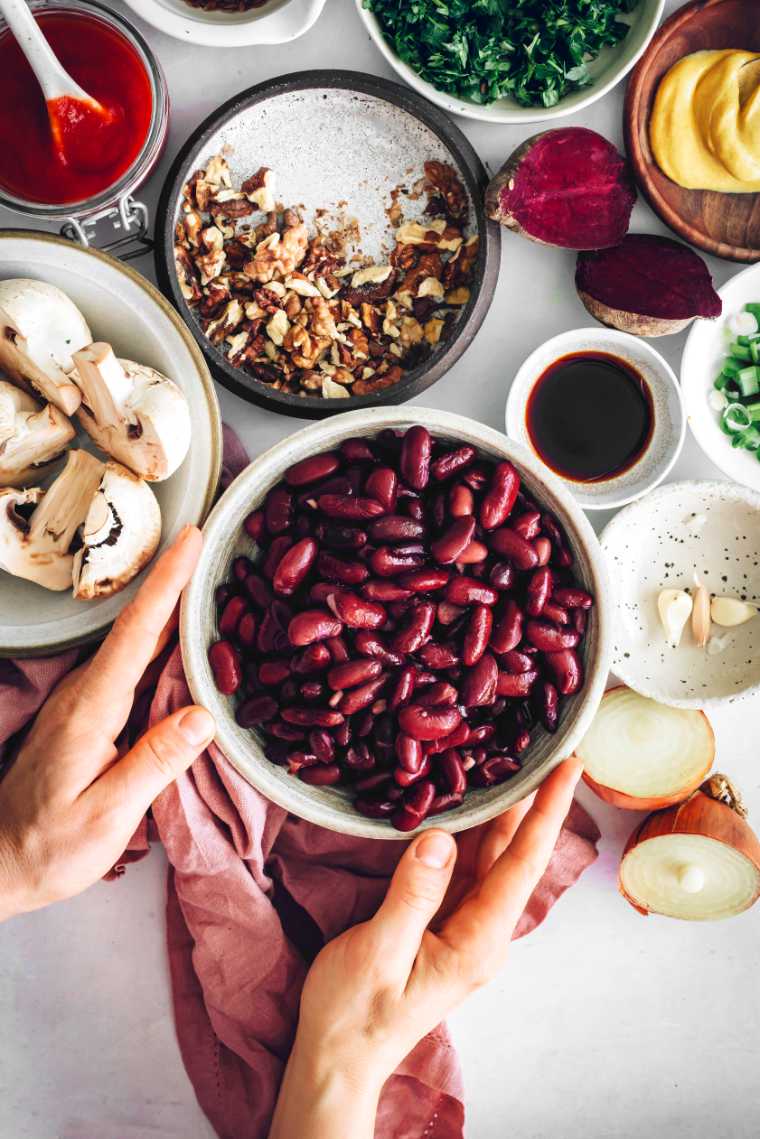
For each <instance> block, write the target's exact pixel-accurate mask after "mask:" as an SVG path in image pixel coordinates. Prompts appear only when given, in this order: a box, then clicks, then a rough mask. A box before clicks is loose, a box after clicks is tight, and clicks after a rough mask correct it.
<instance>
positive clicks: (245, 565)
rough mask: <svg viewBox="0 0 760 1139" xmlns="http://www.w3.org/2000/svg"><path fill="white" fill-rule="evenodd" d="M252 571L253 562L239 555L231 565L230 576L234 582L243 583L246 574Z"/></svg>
mask: <svg viewBox="0 0 760 1139" xmlns="http://www.w3.org/2000/svg"><path fill="white" fill-rule="evenodd" d="M252 571H253V562H252V561H251V559H250V558H247V557H246V556H245V555H244V554H240V555H239V556H238V557H237V558H235V559H234V561H233V563H232V576H233V577H234V578H235V581H238V582H241V583H242V582H244V581H245V579H246V578H247V577H248V574H249V573H251V572H252Z"/></svg>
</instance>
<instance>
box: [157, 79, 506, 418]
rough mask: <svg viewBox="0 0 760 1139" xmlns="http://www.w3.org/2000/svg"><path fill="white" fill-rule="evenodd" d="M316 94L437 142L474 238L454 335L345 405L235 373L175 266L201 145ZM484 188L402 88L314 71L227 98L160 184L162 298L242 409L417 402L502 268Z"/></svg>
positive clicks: (457, 352) (444, 118)
mask: <svg viewBox="0 0 760 1139" xmlns="http://www.w3.org/2000/svg"><path fill="white" fill-rule="evenodd" d="M320 88H335V89H337V90H346V91H356V92H358V93H360V94H363V95H369V96H371V97H373V98H376V99H379V100H381V101H384V102H386V103H390V104H391V105H392V106H394V107H397V108H399V109H400V110H402V111H404V112H405V113H406V114H408V115H411V116H412V117H413V118H416V119H417V120H419V121H420V122H421V123H422V124H423V125H424V126H425V127H426V128H427V129H428V130H430V131H431V132H432V133H433V134H434V135H436V137H437V138H438V139H439V140H440V142H441V143H442V144H443V145H444V147H445V148H446V149H447V150H448V151H449V153H450V154H451V156H452V158H453V161H454V162H455V164H456V167H457V170H458V172H459V173H460V174H461V176H462V178H463V180H464V182H465V187H466V190H467V193H468V196H469V198H470V203H471V206H472V211H473V214H474V220H475V225H476V228H477V233H478V236H479V237H480V248H479V250H478V258H477V262H476V266H475V274H474V280H473V283H472V285H471V295H470V299H469V301H468V302H467V304H466V305H465V306H464V308H463V309H462V312H461V314H460V316H459V317H458V319H457V321H456V323H455V325H454V330H453V333H452V335H450V337H449V338H448V339H447V340H446V341H445V342H444V343H443V344H442V345H441V347H440V349H439V350H438V351H434V352H433V353H432V354H431V356H430V357H429V358H428V360H426V361H423V363H422V364H421V365H420V366H418V367H417V368H413V369H411V370H410V371H409V372H407V373H405V375H404V376H403V377H402V379H401V380H399V382H398V383H397V384H394V385H393V387H391V388H386V389H385V391H382V392H377V393H375V394H373V395H366V396H352V397H351V398H350V399H349V400H348V401H346V400H344V399H322V398H321V397H317V396H298V395H289V394H287V393H282V392H277V391H273V390H272V389H271V387H270V386H269V385H267V384H265V383H263V382H262V381H261V380H257V379H255V378H254V377H253V376H250V375H248V374H247V373H246V372H245V371H243V370H242V369H240V368H233V367H232V366H231V365H230V363H229V361H228V360H227V358H226V357H225V356H223V355H222V353H220V352H219V351H218V350H217V348H216V346H215V345H213V344H211V343H209V341H208V340H207V339H206V337H205V336H204V335H203V332H202V331H201V329H200V327H199V325H198V321H197V318H196V316H195V313H194V311H193V310H192V309H191V308H190V306H189V305H188V304H187V301H186V300H185V298H184V297H183V296H182V293H181V290H180V288H179V286H178V283H177V274H176V270H175V263H174V229H175V215H176V213H177V206H178V203H179V200H180V197H181V193H182V187H183V185H184V183H185V182H186V180H187V177H188V175H189V174H190V173H191V171H192V169H194V165H195V162H196V155H197V154H198V153H199V152H200V151H201V150H202V149H203V147H204V146H206V145H207V143H208V141H209V139H210V138H211V137H212V136H213V135H215V134H216V133H217V132H218V131H219V130H220V129H221V128H222V127H223V126H224V125H225V124H226V123H227V122H228V121H229V120H230V119H233V118H234V117H235V116H236V115H238V114H240V113H241V112H242V111H244V110H245V109H246V108H248V107H252V106H256V105H257V104H259V103H263V102H266V100H268V99H271V98H275V97H278V96H281V95H283V94H288V93H291V92H295V91H304V90H310V89H320ZM487 184H488V173H487V171H486V168H485V166H484V165H483V163H482V161H481V159H480V157H479V155H478V153H477V151H476V150H475V148H474V147H473V145H472V143H471V142H470V141H469V139H468V138H467V137H466V135H465V134H464V133H463V132H462V131H461V130H460V129H459V127H458V126H456V124H455V123H453V122H452V121H451V120H450V119H449V117H448V115H446V114H444V113H443V111H441V110H440V109H439V108H438V107H435V106H433V105H432V104H431V103H429V102H428V101H427V100H425V99H423V98H422V97H421V96H420V95H418V94H417V93H416V92H414V91H411V90H409V89H408V88H407V87H404V86H402V85H401V84H400V83H396V82H394V81H392V80H389V79H383V78H380V77H378V76H374V75H365V74H361V73H360V72H357V71H350V70H346V69H343V70H335V69H313V70H309V71H298V72H292V73H291V74H288V75H279V76H276V77H275V78H273V79H266V80H264V81H263V82H261V83H257V84H255V85H254V86H253V87H248V88H246V89H245V90H244V91H241V92H239V93H238V94H237V95H233V97H232V98H231V99H228V100H227V101H226V102H225V103H223V104H222V105H221V106H220V107H218V108H217V109H216V110H215V111H213V112H212V113H211V114H210V115H208V116H207V117H206V118H205V119H204V120H203V121H202V122H201V123H200V124H199V125H198V126H197V127H196V128H195V130H193V131H192V132H191V134H190V136H189V137H188V138H187V140H186V141H185V143H184V144H183V146H182V147H181V148H180V150H179V153H178V154H177V156H176V158H175V159H174V161H173V162H172V165H171V167H170V170H169V173H168V174H167V176H166V179H165V180H164V184H163V187H162V190H161V195H160V197H159V201H158V205H157V207H156V222H155V234H156V242H155V249H154V257H155V266H156V276H157V279H158V282H159V285H160V287H161V289H162V291H163V292H164V293H165V294H166V296H167V297H169V299H170V300H171V302H172V304H173V305H174V306H175V308H176V309H177V310H178V312H179V313H180V315H181V317H182V319H183V320H184V321H185V323H186V324H187V326H188V327H189V329H190V332H191V334H192V335H193V336H194V337H195V339H196V341H197V343H198V345H199V347H200V350H201V352H202V353H203V355H204V357H205V359H206V362H207V363H208V365H209V367H210V369H211V372H212V374H213V375H214V377H215V378H216V379H217V380H218V381H219V383H220V384H222V385H223V386H224V387H226V388H227V389H228V390H229V391H231V392H234V394H235V395H238V396H240V397H241V398H242V399H244V400H246V401H247V402H249V403H255V404H258V405H260V406H262V407H266V408H268V409H269V410H270V411H277V412H279V413H280V414H283V415H291V416H295V417H297V418H299V419H305V418H310V419H311V418H313V419H325V418H328V417H330V416H333V415H341V414H344V413H345V412H346V411H348V410H349V409H350V410H351V411H354V410H361V409H363V408H371V407H384V406H387V405H389V404H394V403H403V402H405V401H406V400H408V399H412V398H414V397H416V396H418V395H420V394H421V393H422V392H423V391H425V390H426V389H427V388H429V387H431V386H432V384H434V383H436V382H437V381H438V380H439V379H441V378H442V377H443V376H444V375H445V374H446V373H447V372H448V371H449V369H450V368H452V367H453V365H454V364H455V363H456V362H457V361H458V360H459V358H460V357H461V356H462V355H463V353H464V352H465V351H466V350H467V349H468V348H469V346H470V344H471V343H472V341H473V340H474V338H475V336H476V335H477V333H478V331H479V330H480V327H481V325H482V324H483V321H484V320H485V318H486V315H487V313H488V310H489V309H490V307H491V303H492V301H493V298H494V293H495V288H496V281H497V277H498V273H499V265H500V262H501V226H500V225H498V224H497V223H496V222H494V221H492V220H491V219H490V218H488V216H487V215H486V210H485V188H486V186H487ZM346 402H348V403H349V408H346Z"/></svg>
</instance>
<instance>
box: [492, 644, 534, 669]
mask: <svg viewBox="0 0 760 1139" xmlns="http://www.w3.org/2000/svg"><path fill="white" fill-rule="evenodd" d="M499 664H500V665H501V666H502V668H504V669H506V671H507V672H513V673H520V672H531V670H532V669H533V657H532V656H529V655H528V653H519V652H517V650H516V649H510V650H509V651H508V652H506V653H502V654H501V655H500V657H499Z"/></svg>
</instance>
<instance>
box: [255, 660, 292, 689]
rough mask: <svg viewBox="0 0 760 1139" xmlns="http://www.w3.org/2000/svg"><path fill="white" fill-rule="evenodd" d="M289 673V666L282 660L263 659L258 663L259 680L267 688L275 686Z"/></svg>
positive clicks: (285, 678)
mask: <svg viewBox="0 0 760 1139" xmlns="http://www.w3.org/2000/svg"><path fill="white" fill-rule="evenodd" d="M289 675H290V668H289V667H288V665H287V664H286V663H285V661H282V660H265V661H264V662H263V663H262V664H260V665H259V672H258V677H259V682H260V683H261V684H265V685H266V686H267V688H270V687H271V688H276V687H278V686H279V685H280V684H282V682H283V681H284V680H287V678H288V676H289Z"/></svg>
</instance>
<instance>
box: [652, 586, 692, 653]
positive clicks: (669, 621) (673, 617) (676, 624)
mask: <svg viewBox="0 0 760 1139" xmlns="http://www.w3.org/2000/svg"><path fill="white" fill-rule="evenodd" d="M692 605H693V603H692V600H691V597H689V594H688V593H686V592H685V591H684V590H683V589H663V590H662V591H661V592H660V594H659V595H658V597H657V611H658V613H659V615H660V621H661V622H662V627H663V629H664V630H665V637H666V639H667V641H668V644H670V645H672V646H673V648H674V649H675V648H677V647H678V645H679V643H680V641H681V634H682V633H683V630H684V626H685V624H686V622H687V621H688V620H689V617H690V616H691V611H692Z"/></svg>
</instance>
